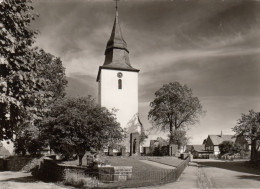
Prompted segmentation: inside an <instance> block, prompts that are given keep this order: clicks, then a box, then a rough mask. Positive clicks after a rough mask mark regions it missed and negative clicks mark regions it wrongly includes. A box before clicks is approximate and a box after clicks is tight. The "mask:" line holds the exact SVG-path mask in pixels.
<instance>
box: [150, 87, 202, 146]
mask: <svg viewBox="0 0 260 189" xmlns="http://www.w3.org/2000/svg"><path fill="white" fill-rule="evenodd" d="M150 107H151V110H150V111H149V114H148V119H150V120H151V122H152V124H153V128H157V129H160V130H162V131H164V132H165V131H170V134H171V133H172V132H173V131H174V130H178V129H183V128H185V127H188V126H189V125H194V124H195V123H196V122H197V121H198V117H199V115H200V114H201V113H202V105H201V103H200V101H199V99H198V98H197V97H193V94H192V90H191V89H190V88H188V87H187V86H186V85H184V86H182V85H181V84H180V83H178V82H174V83H169V84H167V85H163V87H162V88H160V89H159V90H158V91H156V92H155V99H154V100H153V102H151V103H150ZM170 143H171V141H170Z"/></svg>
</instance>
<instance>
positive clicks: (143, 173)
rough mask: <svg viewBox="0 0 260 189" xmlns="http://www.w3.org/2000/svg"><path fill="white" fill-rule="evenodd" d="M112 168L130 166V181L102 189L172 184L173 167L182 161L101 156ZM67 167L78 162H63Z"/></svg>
mask: <svg viewBox="0 0 260 189" xmlns="http://www.w3.org/2000/svg"><path fill="white" fill-rule="evenodd" d="M101 159H103V160H107V161H108V162H109V164H111V165H112V166H132V167H133V173H132V178H131V179H130V180H127V181H124V182H116V183H107V184H104V185H103V187H112V188H113V187H118V186H122V187H124V188H125V187H140V186H148V185H158V184H162V183H168V182H173V181H174V180H175V179H176V175H175V174H176V173H175V167H176V166H178V164H180V163H182V162H183V160H180V159H177V158H174V157H120V156H114V157H113V156H112V157H111V156H102V157H101ZM139 159H145V160H150V161H154V162H158V163H163V164H166V165H170V166H173V169H163V168H159V167H157V166H153V165H150V164H147V163H144V162H142V161H140V160H139ZM64 163H65V164H69V165H78V160H75V161H67V162H64ZM84 165H86V158H83V166H84Z"/></svg>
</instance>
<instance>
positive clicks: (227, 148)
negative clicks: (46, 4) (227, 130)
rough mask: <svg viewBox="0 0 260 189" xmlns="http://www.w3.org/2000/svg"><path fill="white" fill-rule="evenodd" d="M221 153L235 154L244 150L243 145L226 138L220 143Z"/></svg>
mask: <svg viewBox="0 0 260 189" xmlns="http://www.w3.org/2000/svg"><path fill="white" fill-rule="evenodd" d="M219 151H220V155H224V154H226V153H230V154H235V153H240V152H241V151H242V147H241V146H240V145H238V144H236V143H234V142H233V141H230V140H226V141H223V142H222V143H220V144H219Z"/></svg>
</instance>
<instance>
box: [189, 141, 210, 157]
mask: <svg viewBox="0 0 260 189" xmlns="http://www.w3.org/2000/svg"><path fill="white" fill-rule="evenodd" d="M190 152H191V154H192V155H193V157H194V158H203V159H208V158H209V154H212V152H211V151H207V150H205V145H204V144H202V145H191V150H190Z"/></svg>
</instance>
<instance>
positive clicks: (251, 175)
mask: <svg viewBox="0 0 260 189" xmlns="http://www.w3.org/2000/svg"><path fill="white" fill-rule="evenodd" d="M152 188H160V189H172V188H174V189H190V188H260V169H256V168H253V167H247V166H245V164H244V162H224V161H220V160H195V161H194V162H192V163H190V165H189V166H188V167H187V168H186V169H185V170H184V172H183V173H182V175H181V176H180V178H179V180H178V181H177V182H174V183H170V184H166V185H161V186H152V187H142V189H152Z"/></svg>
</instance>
